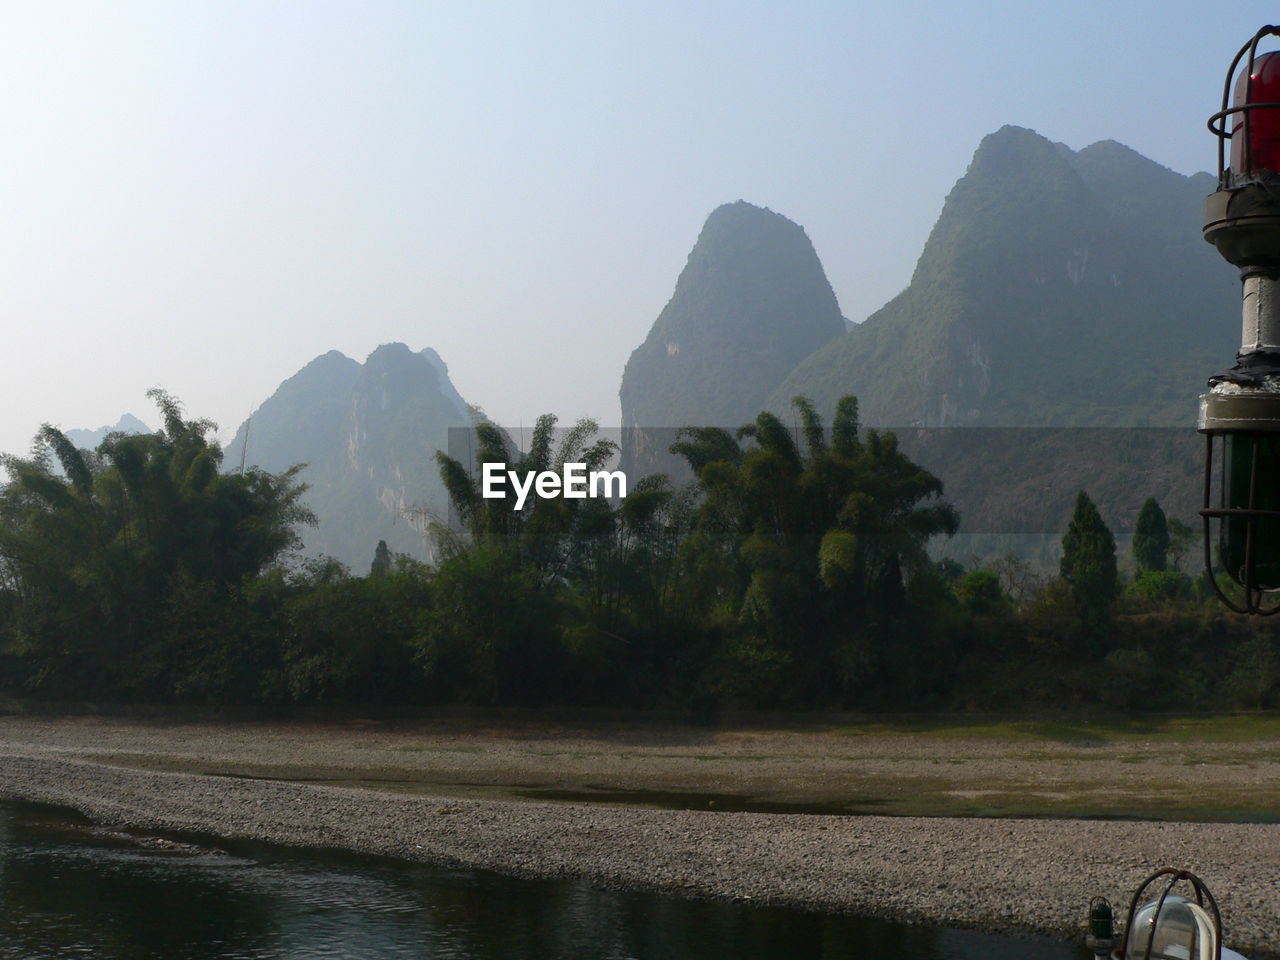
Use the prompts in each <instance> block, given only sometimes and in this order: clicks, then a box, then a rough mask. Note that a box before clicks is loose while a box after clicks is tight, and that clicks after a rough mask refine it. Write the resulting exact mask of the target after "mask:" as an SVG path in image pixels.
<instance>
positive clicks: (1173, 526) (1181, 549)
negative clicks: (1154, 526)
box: [1168, 517, 1200, 573]
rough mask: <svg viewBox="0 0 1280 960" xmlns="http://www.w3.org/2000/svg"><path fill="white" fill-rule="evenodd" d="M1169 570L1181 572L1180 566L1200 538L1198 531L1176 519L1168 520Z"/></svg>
mask: <svg viewBox="0 0 1280 960" xmlns="http://www.w3.org/2000/svg"><path fill="white" fill-rule="evenodd" d="M1168 530H1169V554H1168V556H1169V569H1170V570H1174V571H1177V572H1179V573H1181V572H1182V564H1183V561H1184V560H1185V559H1186V556H1187V554H1188V553H1189V552H1190V550H1191V547H1192V545H1193V544H1194V543H1195V542H1196V540H1197V538H1198V537H1199V536H1200V530H1199V528H1197V527H1193V526H1191V525H1190V524H1187V523H1183V522H1182V521H1181V520H1179V519H1178V518H1177V517H1171V518H1169V522H1168Z"/></svg>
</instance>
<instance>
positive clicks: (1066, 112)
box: [0, 0, 1269, 452]
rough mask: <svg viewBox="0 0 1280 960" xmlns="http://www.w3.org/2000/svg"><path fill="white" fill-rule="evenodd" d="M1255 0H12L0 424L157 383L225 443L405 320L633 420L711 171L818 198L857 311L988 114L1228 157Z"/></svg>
mask: <svg viewBox="0 0 1280 960" xmlns="http://www.w3.org/2000/svg"><path fill="white" fill-rule="evenodd" d="M1268 11H1269V7H1268V5H1265V4H1257V3H1249V4H1243V3H1236V4H1224V3H1221V2H1215V3H1209V2H1200V3H1195V4H1191V3H1168V2H1163V3H1156V2H1141V3H1137V2H1135V3H1126V2H1124V0H1108V2H1076V3H1070V4H1054V5H1050V4H1039V3H1027V2H1025V0H1019V2H1010V3H994V2H990V3H951V2H936V3H924V2H919V3H911V2H898V3H894V4H889V3H884V2H874V3H861V2H844V3H825V2H824V3H817V2H809V3H805V2H794V0H793V2H790V3H781V2H779V3H746V2H735V3H696V2H695V3H688V2H685V3H670V4H667V3H655V2H648V3H628V4H623V3H610V2H604V0H593V2H590V3H557V2H549V0H541V2H537V3H533V2H530V3H526V4H496V3H465V4H464V3H457V4H437V3H379V2H375V0H361V2H358V3H350V4H343V3H321V2H315V0H308V2H297V3H273V2H265V0H254V2H250V3H236V2H226V0H224V2H219V3H206V4H195V3H183V2H177V0H170V2H164V3H135V2H128V0H110V2H101V3H97V2H86V3H78V4H62V3H56V2H43V0H42V2H40V3H29V4H17V3H11V4H6V5H5V7H4V11H3V13H0V115H2V117H3V121H2V122H3V129H4V131H5V134H6V135H5V138H4V149H3V151H2V152H0V183H3V192H2V193H0V197H2V200H0V203H2V204H3V206H2V207H0V253H2V256H0V271H2V272H0V317H3V332H4V341H5V343H4V352H3V357H4V365H5V370H4V376H3V378H0V391H2V393H0V450H6V451H10V452H25V451H26V450H27V448H28V446H29V443H30V439H31V437H32V435H33V434H34V432H35V431H36V429H37V428H38V427H39V425H40V423H41V422H44V421H49V422H52V423H55V424H58V425H61V426H63V427H64V428H73V427H86V428H92V427H97V426H100V425H102V424H104V423H111V422H114V421H115V420H116V419H117V418H118V417H119V416H120V415H121V414H122V413H124V412H126V411H131V412H134V413H136V414H138V415H139V416H141V417H142V418H143V419H144V420H147V421H148V422H150V423H152V424H154V423H155V422H156V419H157V418H156V417H155V415H154V410H153V409H152V408H151V407H150V405H149V403H148V401H147V400H146V399H145V396H144V393H145V391H146V389H147V388H148V387H151V386H154V385H160V386H163V387H165V388H166V389H168V390H169V391H170V392H171V393H173V394H175V395H176V396H178V397H179V398H180V399H182V400H183V401H184V403H185V404H186V406H187V409H188V411H189V412H191V413H192V414H195V415H199V416H206V417H211V418H213V419H214V420H216V421H217V422H218V423H219V425H220V427H221V428H222V429H221V436H222V437H223V439H224V441H225V440H228V439H230V436H231V435H232V433H233V432H234V430H235V428H236V426H237V425H238V424H239V423H240V421H241V420H243V419H244V417H245V416H246V415H247V414H248V413H249V411H250V410H251V409H252V408H253V407H254V406H256V405H257V404H259V403H261V402H262V401H263V400H265V399H266V398H267V397H268V396H269V395H270V394H271V393H272V392H273V391H274V390H275V388H276V386H277V385H278V384H279V383H280V381H281V380H283V379H284V378H286V377H288V376H290V375H292V374H293V373H294V372H296V371H297V370H298V369H299V368H300V367H301V366H303V365H304V364H305V363H306V362H307V361H309V360H310V359H312V358H313V357H315V356H316V355H318V354H320V353H323V352H325V351H327V350H331V349H338V350H341V351H342V352H343V353H346V354H347V355H348V356H351V357H354V358H356V359H358V360H362V361H363V359H364V358H365V356H366V355H367V354H368V353H369V352H370V351H371V350H373V348H374V347H376V346H377V345H378V344H379V343H383V342H387V341H392V340H401V341H404V342H406V343H408V344H409V345H410V347H412V348H413V349H415V350H417V349H421V348H423V347H426V346H431V347H434V348H435V349H436V350H438V351H439V352H440V354H441V356H442V357H444V359H445V361H446V362H447V363H448V364H449V369H450V374H451V376H452V378H453V380H454V382H455V383H456V385H457V387H458V389H459V390H460V391H461V392H462V394H463V396H464V397H466V398H467V399H468V400H470V401H472V402H474V403H479V404H480V405H481V406H483V407H484V408H485V410H486V411H487V412H488V413H489V414H490V416H492V417H493V418H495V419H496V420H498V421H500V422H504V423H516V422H518V421H520V420H524V422H526V423H527V422H530V421H531V420H532V419H533V417H535V416H536V415H537V414H538V413H541V412H546V411H552V412H555V413H558V414H560V415H561V416H562V417H565V418H576V417H578V416H582V415H591V416H595V417H597V418H598V419H600V420H601V422H602V424H616V423H617V422H618V420H619V410H618V384H619V380H620V378H621V375H622V368H623V365H624V364H625V362H626V359H627V357H628V355H629V354H630V352H631V350H632V349H634V347H636V346H637V345H638V344H639V343H640V342H641V340H642V339H643V338H644V336H645V334H646V333H647V331H648V329H649V326H650V325H651V324H652V322H653V320H654V318H655V317H656V316H657V314H658V312H659V311H660V310H661V309H662V307H663V305H664V304H665V303H666V301H667V299H668V298H669V297H670V295H671V292H672V288H673V286H674V284H675V280H676V277H677V275H678V274H679V271H680V269H681V267H682V266H683V265H684V262H685V258H686V256H687V255H688V252H689V249H690V247H691V246H692V245H693V242H694V240H695V239H696V237H697V234H698V230H699V228H700V227H701V225H702V222H703V220H704V219H705V218H706V216H707V214H708V213H709V212H710V211H711V210H712V209H713V208H714V207H716V206H717V205H719V204H720V203H724V202H727V201H732V200H737V199H739V198H741V199H745V200H748V201H750V202H752V203H755V204H758V205H761V206H767V207H769V208H771V209H773V210H776V211H778V212H779V213H782V214H784V215H785V216H787V217H789V218H791V219H792V220H795V221H796V222H797V223H799V224H801V225H802V226H803V227H804V228H805V230H806V231H807V232H808V234H809V237H810V239H812V241H813V243H814V246H815V247H816V248H817V252H818V255H819V257H820V258H821V259H822V262H823V265H824V266H825V267H826V271H827V276H828V278H829V279H830V280H831V284H832V286H833V287H834V289H835V292H836V296H837V297H838V298H839V301H840V306H841V309H842V310H843V312H844V314H845V315H846V316H847V317H849V318H850V319H852V320H856V321H860V320H862V319H864V318H865V317H866V316H867V315H868V314H869V313H871V312H873V311H874V310H875V309H876V308H877V307H879V306H880V305H881V304H883V303H884V302H885V301H886V300H888V299H889V298H890V297H892V296H893V295H894V294H895V293H897V292H898V291H899V290H900V289H902V287H904V286H905V285H906V283H907V282H908V280H909V279H910V275H911V271H912V269H913V267H914V265H915V260H916V257H917V256H918V254H919V252H920V248H921V246H922V244H923V243H924V241H925V238H926V237H927V235H928V232H929V229H930V228H931V227H932V225H933V222H934V220H935V219H936V218H937V215H938V212H939V210H940V209H941V206H942V202H943V199H944V197H945V196H946V194H947V192H948V191H949V190H950V189H951V186H952V184H953V183H954V182H955V180H956V179H957V178H959V177H960V176H961V175H962V174H963V173H964V170H965V167H966V165H967V164H968V161H969V158H970V156H971V155H972V153H973V150H974V148H975V147H976V146H977V144H978V142H979V140H981V138H982V137H983V136H984V135H986V134H987V133H990V132H992V131H994V130H996V129H997V128H999V127H1000V126H1001V125H1003V124H1005V123H1013V124H1018V125H1022V126H1027V127H1031V128H1033V129H1035V130H1037V131H1039V132H1040V133H1042V134H1044V135H1045V136H1047V137H1049V138H1051V139H1054V140H1060V141H1063V142H1065V143H1066V144H1067V145H1069V146H1070V147H1072V148H1074V149H1079V148H1081V147H1084V146H1087V145H1088V144H1090V143H1092V142H1094V141H1096V140H1102V139H1115V140H1119V141H1121V142H1122V143H1125V144H1128V145H1129V146H1131V147H1133V148H1134V149H1136V150H1138V151H1139V152H1141V153H1143V154H1145V155H1146V156H1148V157H1151V158H1152V159H1154V160H1156V161H1158V162H1160V163H1162V164H1165V165H1166V166H1169V167H1171V168H1173V169H1174V170H1177V171H1178V172H1180V173H1193V172H1195V171H1197V170H1202V169H1209V168H1211V167H1212V166H1213V165H1214V164H1215V163H1216V153H1215V146H1214V141H1213V139H1212V137H1211V136H1210V135H1209V134H1208V132H1207V131H1206V129H1205V119H1206V117H1207V116H1208V115H1209V114H1210V113H1211V112H1213V111H1214V110H1216V109H1217V108H1218V101H1219V99H1220V98H1221V93H1222V81H1223V77H1224V74H1225V71H1226V68H1227V65H1228V63H1229V62H1230V59H1231V57H1232V56H1233V55H1234V54H1235V51H1236V50H1237V49H1238V48H1239V47H1240V45H1241V44H1242V43H1244V42H1245V41H1246V40H1248V39H1249V37H1251V36H1252V34H1253V33H1254V31H1255V30H1256V29H1257V28H1258V27H1259V26H1261V25H1262V23H1263V22H1264V20H1263V17H1265V16H1266V14H1267V13H1268ZM1187 229H1188V230H1192V231H1194V230H1198V229H1199V224H1198V223H1194V222H1193V223H1188V224H1187ZM1223 269H1224V270H1230V268H1229V267H1227V266H1226V265H1225V264H1224V265H1223ZM1205 322H1206V323H1225V324H1227V325H1229V326H1231V327H1232V328H1233V329H1234V327H1235V326H1236V325H1238V323H1239V318H1238V317H1234V318H1233V317H1206V318H1205ZM1229 359H1230V358H1229V357H1224V358H1223V362H1224V363H1225V362H1227V361H1228V360H1229ZM1191 415H1192V412H1191V411H1189V412H1188V420H1189V421H1190V418H1191Z"/></svg>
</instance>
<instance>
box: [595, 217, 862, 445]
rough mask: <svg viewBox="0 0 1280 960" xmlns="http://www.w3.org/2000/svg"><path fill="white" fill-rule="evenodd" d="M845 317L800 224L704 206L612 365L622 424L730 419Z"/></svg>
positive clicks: (747, 415)
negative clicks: (622, 359) (641, 327)
mask: <svg viewBox="0 0 1280 960" xmlns="http://www.w3.org/2000/svg"><path fill="white" fill-rule="evenodd" d="M844 331H845V322H844V319H843V318H842V317H841V315H840V307H839V305H838V304H837V303H836V298H835V294H834V293H832V291H831V284H830V283H828V282H827V277H826V274H825V273H824V272H823V269H822V264H821V263H820V262H819V261H818V256H817V254H816V253H815V252H814V249H813V244H812V243H810V242H809V238H808V237H807V236H806V235H805V232H804V230H803V229H802V228H801V227H799V226H797V225H796V224H794V223H792V222H791V221H790V220H788V219H787V218H786V217H783V216H781V215H779V214H776V213H774V212H773V211H771V210H766V209H763V208H761V207H755V206H752V205H751V204H749V203H745V202H743V201H741V200H739V201H738V202H737V203H728V204H725V205H723V206H721V207H718V208H717V209H716V210H714V211H712V213H711V215H710V216H709V217H707V221H706V223H705V224H704V225H703V227H702V232H701V233H700V234H699V235H698V240H697V242H696V243H695V244H694V246H693V250H692V251H691V252H690V254H689V260H688V262H687V263H686V264H685V267H684V269H683V270H682V271H681V273H680V277H679V279H678V280H677V281H676V288H675V292H674V293H673V294H672V296H671V300H670V301H669V302H668V303H667V305H666V307H664V308H663V310H662V312H661V313H660V314H659V315H658V319H657V320H656V321H655V322H654V324H653V327H652V328H651V329H650V331H649V335H648V336H647V337H646V338H645V341H644V343H642V344H641V345H640V346H639V347H637V348H636V349H635V351H634V352H633V353H632V354H631V358H630V359H629V360H628V361H627V366H626V370H625V371H624V372H623V375H622V388H621V390H620V396H621V400H622V422H623V425H624V426H625V427H638V428H641V429H645V428H662V427H681V426H684V425H686V424H694V423H696V424H719V425H729V426H737V425H738V424H741V423H744V422H745V421H747V420H749V419H751V418H753V417H754V416H755V415H756V414H757V413H758V412H759V411H760V409H761V407H762V406H763V404H764V402H765V399H766V398H767V397H768V396H769V393H770V391H771V390H773V388H774V387H775V386H777V385H778V384H779V383H780V382H782V380H783V378H784V377H786V376H787V374H788V373H790V372H791V370H792V368H794V367H795V365H796V364H797V363H798V362H799V361H800V360H802V359H803V358H804V357H807V356H808V355H809V354H811V353H813V351H815V350H817V349H818V348H819V347H821V346H822V345H823V344H826V343H829V342H830V341H832V340H834V339H836V338H837V337H839V336H841V335H842V334H843V333H844Z"/></svg>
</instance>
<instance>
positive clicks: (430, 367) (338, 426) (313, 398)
mask: <svg viewBox="0 0 1280 960" xmlns="http://www.w3.org/2000/svg"><path fill="white" fill-rule="evenodd" d="M470 425H471V413H470V410H469V408H468V407H467V404H466V402H465V401H464V400H463V399H462V397H461V396H460V395H459V394H458V391H457V390H456V389H455V388H454V386H453V384H452V382H450V380H449V375H448V368H447V367H446V366H445V363H444V361H443V360H441V359H440V356H439V354H437V353H436V352H435V351H434V350H431V349H426V350H423V351H421V352H420V353H414V352H412V351H411V350H410V349H409V348H408V347H407V346H405V345H404V344H402V343H390V344H384V345H382V346H380V347H378V348H377V349H376V350H374V351H373V353H371V354H370V355H369V357H368V359H367V360H366V361H365V362H364V363H363V364H361V363H358V362H357V361H355V360H352V359H350V358H349V357H346V356H344V355H343V354H341V353H339V352H337V351H336V350H334V351H330V352H329V353H326V354H324V355H323V356H320V357H317V358H316V359H314V360H312V361H311V362H310V363H308V364H307V365H306V366H305V367H303V368H302V369H301V370H299V371H298V372H297V373H296V374H294V375H293V376H292V377H290V378H289V379H288V380H286V381H284V383H282V384H281V385H280V387H279V388H278V389H277V390H276V392H275V393H274V394H272V396H271V397H270V399H268V400H267V401H266V402H265V403H263V404H262V406H260V407H259V408H258V409H257V410H256V411H254V414H253V416H252V417H250V418H249V419H248V420H246V421H245V422H244V423H243V424H241V426H240V429H239V430H238V431H237V433H236V436H235V439H233V440H232V442H231V443H230V444H229V445H228V446H227V450H226V455H225V458H224V461H223V464H224V468H225V469H229V470H232V469H239V467H240V464H241V462H242V458H243V462H244V463H245V465H246V466H258V467H261V468H262V469H264V470H269V471H272V472H279V471H281V470H285V469H287V468H288V467H289V466H291V465H293V464H295V463H305V464H306V465H307V466H306V468H305V469H304V470H303V472H302V479H303V481H304V482H306V483H307V484H308V486H309V489H308V491H307V494H306V497H305V499H306V502H307V504H308V506H310V507H311V509H312V510H313V511H315V513H316V516H317V518H318V521H319V523H318V525H317V526H316V527H313V528H309V529H305V530H304V531H303V538H304V541H305V547H306V551H307V552H308V553H310V554H326V555H328V556H332V557H335V558H337V559H338V560H341V561H342V562H343V563H345V564H347V565H348V566H349V567H351V569H352V570H353V572H356V573H365V572H367V568H368V565H369V563H370V562H371V561H372V559H373V554H374V549H375V548H376V546H377V543H378V541H379V540H386V541H387V545H388V546H389V547H390V548H391V549H392V550H393V551H395V552H398V553H408V554H410V555H413V556H418V557H425V556H426V553H427V551H426V548H425V545H424V542H423V538H422V536H421V535H420V533H419V532H417V531H416V530H415V527H414V524H415V523H416V522H417V521H416V519H414V518H411V517H409V516H407V514H415V513H418V516H419V517H420V516H421V514H420V513H419V508H425V509H427V510H430V511H433V512H435V513H443V512H444V511H445V510H446V509H447V499H446V497H445V495H444V492H443V488H442V487H441V485H440V480H439V474H438V471H437V466H436V461H435V451H436V450H446V449H447V448H448V431H449V429H450V428H454V427H469V426H470ZM417 525H418V527H419V529H420V528H421V524H420V523H418V524H417Z"/></svg>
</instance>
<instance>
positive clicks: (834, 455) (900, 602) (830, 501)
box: [672, 397, 958, 703]
mask: <svg viewBox="0 0 1280 960" xmlns="http://www.w3.org/2000/svg"><path fill="white" fill-rule="evenodd" d="M792 402H793V405H794V406H795V408H796V411H797V413H798V414H799V417H800V421H801V427H800V429H799V430H798V431H796V432H793V431H792V430H791V429H789V428H788V427H786V426H785V425H784V424H783V423H782V421H781V420H780V419H779V418H778V417H777V416H775V415H774V414H772V413H769V412H764V413H761V414H760V415H759V416H758V417H756V420H755V422H754V423H751V424H747V425H746V426H744V427H742V428H741V429H740V430H738V431H737V434H736V436H735V435H730V434H729V433H728V432H727V431H724V430H719V429H713V428H699V429H694V428H686V429H685V430H683V431H681V434H680V438H679V439H678V441H677V442H676V443H675V444H674V445H673V447H672V451H673V452H675V453H678V454H680V455H682V456H683V457H684V458H685V460H686V461H687V462H688V463H689V465H690V467H692V468H693V469H694V471H695V472H696V473H697V476H698V483H699V487H700V489H701V492H702V495H703V499H702V504H701V506H700V508H699V516H698V522H697V537H696V539H695V541H694V542H696V543H698V544H699V545H700V549H701V551H702V557H701V559H700V561H699V568H700V569H702V570H709V569H713V568H717V567H718V568H719V570H720V573H719V574H717V575H716V576H715V577H714V578H713V579H715V580H716V581H717V582H719V583H722V584H724V585H725V586H726V587H728V588H729V590H730V591H731V592H729V593H727V595H726V591H725V590H721V591H720V592H719V593H718V594H717V596H716V598H715V602H716V609H718V610H720V611H723V610H724V604H725V603H726V601H727V603H728V605H729V609H730V611H731V614H732V620H731V621H730V623H731V624H732V628H731V629H730V630H729V631H728V633H727V634H726V636H725V637H724V640H723V643H722V650H723V657H722V659H723V660H724V662H723V664H722V665H721V668H720V672H721V674H722V675H723V676H725V677H728V678H731V679H732V678H737V679H735V680H733V687H734V691H737V692H744V691H745V692H747V693H748V694H749V697H750V699H752V700H754V701H755V702H758V703H759V702H779V701H790V702H808V703H812V702H814V701H815V699H818V700H820V699H823V698H831V697H833V696H835V697H841V698H844V699H849V698H851V697H853V696H856V688H857V687H858V686H859V685H860V684H861V682H862V681H863V680H864V679H868V678H869V672H868V671H869V669H870V665H871V663H872V661H873V660H874V659H875V656H876V654H875V651H874V650H873V649H872V648H873V647H875V646H876V645H877V644H881V645H883V644H886V643H890V642H891V641H890V639H889V638H890V636H891V635H892V634H894V632H895V630H896V628H892V627H890V626H889V624H890V623H891V622H895V621H897V620H901V618H902V616H903V614H904V611H905V610H906V609H907V604H906V595H907V585H908V583H910V582H911V581H913V580H915V579H917V578H921V577H922V576H924V575H926V574H932V571H933V569H934V565H933V563H932V562H931V561H930V559H929V557H928V554H927V551H926V545H927V543H928V541H929V539H930V538H931V537H933V536H934V535H937V534H950V533H953V532H954V531H955V529H956V525H957V522H958V518H957V515H956V513H955V511H954V509H953V508H952V507H951V506H950V505H949V504H947V503H946V502H945V501H943V500H942V499H941V498H942V483H941V481H939V480H938V479H937V478H936V477H934V476H933V475H932V474H930V473H928V472H927V471H925V470H922V469H921V468H920V467H919V466H918V465H916V464H914V463H912V462H911V461H910V460H909V459H908V458H907V457H905V456H904V455H903V454H902V453H901V452H900V451H899V450H898V445H897V439H896V438H895V437H894V435H893V434H891V433H878V432H877V431H874V430H872V431H868V432H867V435H866V437H865V438H863V437H862V436H860V431H859V424H858V408H857V401H856V400H855V399H854V398H853V397H844V398H843V399H842V400H841V401H840V403H839V404H838V406H837V408H836V415H835V418H834V421H833V423H832V429H831V435H830V438H828V436H827V432H826V430H825V429H824V427H823V424H822V421H821V419H820V418H819V417H818V415H817V413H816V412H815V410H814V408H813V406H812V404H810V403H809V401H808V400H807V399H805V398H803V397H796V398H795V399H794V400H793V401H792ZM802 441H803V443H802ZM707 613H710V611H707ZM885 672H886V673H887V672H889V671H885ZM731 692H733V691H731Z"/></svg>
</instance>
